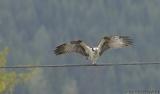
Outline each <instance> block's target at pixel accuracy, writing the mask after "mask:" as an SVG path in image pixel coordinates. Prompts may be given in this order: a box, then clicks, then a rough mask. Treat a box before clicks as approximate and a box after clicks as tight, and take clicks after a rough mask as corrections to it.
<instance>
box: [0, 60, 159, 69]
mask: <svg viewBox="0 0 160 94" xmlns="http://www.w3.org/2000/svg"><path fill="white" fill-rule="evenodd" d="M136 65H138V66H142V65H160V62H151V63H140V62H139V63H138V62H137V63H120V64H63V65H21V66H4V67H0V68H1V69H4V68H5V69H7V68H11V69H13V68H15V69H17V68H23V69H24V68H56V67H95V66H97V67H100V66H101V67H102V66H136Z"/></svg>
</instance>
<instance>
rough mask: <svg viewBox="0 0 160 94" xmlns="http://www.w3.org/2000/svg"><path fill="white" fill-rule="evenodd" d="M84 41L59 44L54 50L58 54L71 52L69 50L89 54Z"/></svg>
mask: <svg viewBox="0 0 160 94" xmlns="http://www.w3.org/2000/svg"><path fill="white" fill-rule="evenodd" d="M81 43H82V41H81V40H78V41H71V42H70V43H64V44H62V45H60V46H57V47H56V49H55V50H54V52H55V54H56V55H60V54H64V53H69V52H77V53H80V54H82V55H85V56H88V54H87V53H86V51H85V47H83V46H82V45H81Z"/></svg>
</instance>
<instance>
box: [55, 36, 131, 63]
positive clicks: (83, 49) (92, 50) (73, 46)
mask: <svg viewBox="0 0 160 94" xmlns="http://www.w3.org/2000/svg"><path fill="white" fill-rule="evenodd" d="M132 43H133V42H132V40H131V39H130V38H129V37H128V36H110V37H108V36H105V37H103V38H102V39H101V40H100V42H99V43H98V46H97V47H90V46H88V45H87V44H86V43H84V42H83V41H82V40H77V41H71V42H70V43H64V44H62V45H59V46H57V47H56V49H55V50H54V52H55V54H56V55H60V54H65V53H70V52H76V53H79V54H81V55H83V56H86V57H87V59H89V60H91V61H92V64H95V63H96V60H97V59H98V58H99V56H101V55H102V54H103V53H104V51H105V50H107V49H110V48H124V47H128V46H130V45H132Z"/></svg>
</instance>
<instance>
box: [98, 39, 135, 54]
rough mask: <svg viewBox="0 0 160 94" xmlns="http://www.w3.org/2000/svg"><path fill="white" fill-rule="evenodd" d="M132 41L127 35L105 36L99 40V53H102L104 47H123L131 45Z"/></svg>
mask: <svg viewBox="0 0 160 94" xmlns="http://www.w3.org/2000/svg"><path fill="white" fill-rule="evenodd" d="M132 43H133V42H132V39H130V38H129V37H128V36H111V37H107V36H106V37H103V39H101V40H100V42H99V44H98V48H99V49H100V55H102V54H103V52H104V51H105V50H106V49H109V48H123V47H127V46H130V45H132Z"/></svg>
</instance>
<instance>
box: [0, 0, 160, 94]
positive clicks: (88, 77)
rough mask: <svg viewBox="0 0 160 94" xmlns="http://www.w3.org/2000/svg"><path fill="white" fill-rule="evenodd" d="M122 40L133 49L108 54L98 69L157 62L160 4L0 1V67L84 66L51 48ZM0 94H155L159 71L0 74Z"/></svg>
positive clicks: (158, 0) (155, 0)
mask: <svg viewBox="0 0 160 94" xmlns="http://www.w3.org/2000/svg"><path fill="white" fill-rule="evenodd" d="M110 35H127V36H130V37H131V38H132V39H133V40H134V44H135V46H134V47H130V48H125V49H116V50H108V51H106V52H105V53H104V55H102V57H100V59H99V60H98V61H97V63H98V64H100V63H114V64H117V63H133V62H138V63H141V62H146V63H150V62H160V58H159V57H160V50H159V47H160V42H159V41H160V37H159V35H160V0H0V52H1V53H0V66H15V65H47V64H50V65H51V64H53V65H61V64H88V63H90V62H89V61H87V60H86V59H85V58H84V57H83V56H80V55H77V54H71V55H62V56H55V55H54V53H53V50H54V48H55V47H56V46H57V45H59V44H61V43H64V42H69V41H71V40H77V39H82V40H83V41H85V42H86V43H88V44H89V45H91V46H94V45H97V42H98V40H100V39H101V38H102V37H103V36H110ZM0 74H1V76H0V94H125V93H126V92H127V91H129V90H137V89H138V90H139V89H151V88H153V89H158V88H159V87H160V80H159V79H160V65H144V66H115V67H75V68H73V67H72V68H43V69H42V68H40V69H37V70H36V69H0Z"/></svg>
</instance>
